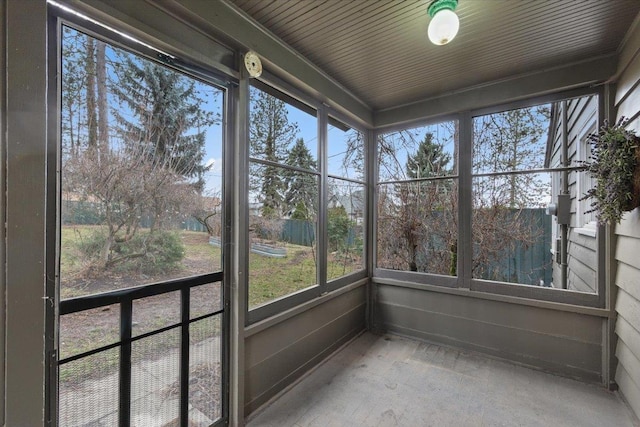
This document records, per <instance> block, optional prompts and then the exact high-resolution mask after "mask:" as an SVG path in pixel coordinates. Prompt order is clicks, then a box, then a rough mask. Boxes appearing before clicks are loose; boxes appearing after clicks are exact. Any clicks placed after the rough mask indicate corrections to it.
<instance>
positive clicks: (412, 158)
mask: <svg viewBox="0 0 640 427" xmlns="http://www.w3.org/2000/svg"><path fill="white" fill-rule="evenodd" d="M450 160H451V155H450V154H449V153H445V152H444V147H443V146H442V145H441V144H438V143H434V142H433V134H431V133H427V134H426V135H425V136H424V140H423V141H422V142H421V143H420V145H419V146H418V150H417V151H416V153H415V154H414V155H409V156H408V157H407V166H406V168H407V175H408V177H409V178H428V177H431V176H441V175H447V174H448V173H449V170H448V169H447V165H448V164H449V161H450Z"/></svg>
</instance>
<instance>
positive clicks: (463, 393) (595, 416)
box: [247, 333, 639, 427]
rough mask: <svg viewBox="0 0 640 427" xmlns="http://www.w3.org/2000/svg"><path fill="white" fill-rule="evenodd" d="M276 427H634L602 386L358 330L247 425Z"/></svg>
mask: <svg viewBox="0 0 640 427" xmlns="http://www.w3.org/2000/svg"><path fill="white" fill-rule="evenodd" d="M247 425H248V426H250V427H258V426H259V427H269V426H272V427H286V426H295V427H302V426H309V427H311V426H322V427H330V426H350V427H351V426H385V427H386V426H408V427H413V426H456V427H458V426H554V427H557V426H581V427H586V426H594V427H595V426H597V427H602V426H620V427H622V426H638V425H639V424H638V420H637V419H635V418H634V417H633V415H632V414H631V412H630V410H629V409H628V408H627V406H626V405H625V404H624V403H623V402H622V401H621V400H620V399H619V397H618V396H617V394H615V393H611V392H609V391H607V390H605V389H604V388H602V387H598V386H595V385H588V384H584V383H581V382H578V381H574V380H571V379H567V378H561V377H557V376H554V375H550V374H545V373H542V372H539V371H535V370H532V369H527V368H523V367H520V366H516V365H513V364H510V363H506V362H501V361H497V360H493V359H489V358H486V357H483V356H481V355H478V354H474V353H465V352H462V351H458V350H455V349H452V348H448V347H441V346H438V345H433V344H427V343H423V342H419V341H413V340H410V339H405V338H401V337H397V336H394V335H385V336H376V335H373V334H371V333H365V334H363V335H361V336H360V337H358V338H357V339H356V340H354V341H353V342H352V343H350V344H349V345H348V346H346V347H345V348H343V349H342V350H340V351H339V352H338V353H336V354H335V355H333V357H331V358H330V359H328V360H327V361H326V362H325V363H324V364H323V365H321V366H320V367H319V368H318V369H316V370H315V371H313V372H312V373H311V374H310V375H308V376H307V377H306V378H304V379H303V380H302V381H300V382H299V383H298V384H296V385H295V386H294V387H293V388H291V389H290V390H289V391H288V392H287V393H285V394H284V395H282V396H281V397H280V398H278V399H277V400H275V401H274V402H272V403H271V404H270V405H268V406H267V407H266V408H263V409H262V410H260V411H258V412H257V414H256V415H255V416H253V417H251V418H250V419H249V422H248V424H247Z"/></svg>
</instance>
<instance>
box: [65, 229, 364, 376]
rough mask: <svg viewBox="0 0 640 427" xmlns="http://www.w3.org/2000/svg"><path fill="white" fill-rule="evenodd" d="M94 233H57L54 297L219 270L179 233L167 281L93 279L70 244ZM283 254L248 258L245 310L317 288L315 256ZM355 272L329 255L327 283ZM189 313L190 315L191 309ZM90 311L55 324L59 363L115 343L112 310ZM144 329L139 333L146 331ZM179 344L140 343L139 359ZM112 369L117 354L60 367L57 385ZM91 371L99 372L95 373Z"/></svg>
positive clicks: (208, 248) (208, 253) (354, 261)
mask: <svg viewBox="0 0 640 427" xmlns="http://www.w3.org/2000/svg"><path fill="white" fill-rule="evenodd" d="M98 229H99V227H98V226H84V225H83V226H64V227H62V230H61V233H62V235H61V238H62V239H61V246H62V252H61V259H60V269H61V290H60V291H61V297H62V298H63V299H65V298H72V297H76V296H81V295H87V294H91V293H95V292H103V291H107V290H112V289H117V288H122V287H129V286H135V285H140V284H143V283H152V282H155V281H161V280H168V279H171V278H174V277H184V276H188V275H192V274H201V273H205V272H210V271H217V270H219V269H220V268H221V267H220V265H221V250H220V248H218V247H215V246H213V245H210V244H209V242H208V237H207V235H206V234H204V233H200V232H194V231H180V236H181V239H182V242H183V244H184V249H185V257H184V259H183V260H182V264H181V267H180V268H179V269H177V270H176V271H175V272H172V273H171V274H169V275H167V274H163V275H159V276H158V277H149V276H138V275H136V274H134V273H125V274H119V273H114V272H102V273H99V275H98V277H95V275H96V273H95V272H91V270H90V269H89V265H88V263H87V261H86V260H84V259H83V257H82V254H81V253H78V251H77V249H76V242H78V241H79V240H81V239H85V238H87V237H89V236H90V234H91V233H94V232H96V231H98ZM286 248H287V257H286V258H270V257H265V256H261V255H258V254H255V253H251V255H250V257H249V306H250V307H251V308H253V307H257V306H260V305H262V304H265V303H268V302H270V301H273V300H274V299H277V298H280V297H283V296H286V295H289V294H292V293H294V292H297V291H300V290H302V289H305V288H308V287H310V286H314V285H315V284H316V283H317V268H316V259H317V253H314V248H311V247H306V246H298V245H293V244H287V246H286ZM359 266H361V258H360V257H357V256H355V257H353V256H351V257H346V258H345V254H344V253H337V254H329V256H328V265H327V275H328V277H329V279H332V278H337V277H340V276H343V275H344V274H348V273H349V272H351V271H355V270H357V269H359ZM192 308H194V309H195V308H196V307H192ZM96 310H97V311H93V310H92V311H88V312H82V313H77V314H75V315H69V316H65V319H69V320H71V322H70V323H68V324H66V325H63V324H61V342H62V343H61V347H62V348H61V358H64V357H69V356H71V355H74V354H81V353H84V352H86V351H89V350H92V349H95V348H98V347H100V346H102V345H106V344H109V343H114V342H117V341H118V340H119V328H118V322H119V315H118V312H119V311H118V307H117V306H114V307H112V308H111V310H110V311H109V312H106V311H105V309H96ZM156 314H157V313H156ZM156 314H151V315H149V316H150V317H149V318H148V319H144V320H145V322H144V323H145V324H147V323H150V322H152V323H155V320H154V319H155V318H156V317H157V316H156ZM164 314H166V313H164ZM164 314H163V315H164ZM70 316H78V318H77V319H76V320H75V322H76V323H75V326H76V327H74V323H73V322H74V320H73V319H71V317H70ZM103 316H104V317H103ZM109 316H111V318H109ZM165 317H166V316H165ZM105 319H107V320H105ZM109 319H110V320H109ZM63 320H64V319H63ZM62 323H64V322H62ZM161 323H162V324H160V323H158V324H157V325H156V326H158V327H162V326H165V323H164V322H161ZM77 325H82V326H87V325H92V327H91V329H89V330H86V328H85V329H84V330H82V328H78V327H77ZM146 326H147V325H145V330H146V329H147V328H146ZM190 328H191V333H192V335H191V336H192V337H194V338H195V337H204V336H210V334H211V331H210V328H208V327H207V326H206V325H205V324H201V322H196V323H194V324H191V326H190ZM201 329H202V330H201ZM205 329H207V331H208V332H207V331H205ZM134 333H135V328H134ZM214 333H215V334H216V335H217V334H219V333H220V325H219V324H217V326H216V328H215V331H214ZM179 338H180V335H179V334H161V335H160V336H153V337H151V338H150V339H149V340H144V341H147V344H146V345H144V346H141V347H140V348H141V350H140V351H141V354H140V357H148V358H151V357H154V355H157V354H161V353H162V352H158V350H159V349H162V348H173V347H175V346H177V345H178V344H179ZM118 363H119V351H118V349H117V348H116V349H115V350H112V351H108V352H103V353H99V354H97V355H94V356H91V357H88V358H83V359H79V360H77V361H74V362H71V363H69V364H64V365H62V366H60V381H61V383H67V384H71V385H73V384H78V383H79V382H80V381H82V380H86V379H88V378H97V377H100V376H102V375H105V374H108V373H111V372H116V371H117V368H118ZM96 366H100V368H99V369H96Z"/></svg>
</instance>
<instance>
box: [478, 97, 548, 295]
mask: <svg viewBox="0 0 640 427" xmlns="http://www.w3.org/2000/svg"><path fill="white" fill-rule="evenodd" d="M550 108H551V106H550V105H548V104H545V105H540V106H535V107H528V108H521V109H516V110H510V111H505V112H500V113H495V114H489V115H485V116H479V117H475V118H474V119H473V174H472V177H473V181H472V188H473V218H472V233H473V240H472V245H473V264H472V265H473V267H472V277H473V278H477V279H487V280H494V281H500V282H512V283H522V284H528V285H536V286H537V285H545V284H547V285H548V284H549V283H551V280H552V279H551V274H552V259H551V258H552V257H551V253H550V252H549V247H550V241H551V218H550V217H549V216H548V215H546V211H545V207H546V206H547V204H548V203H549V202H550V200H551V174H550V173H549V172H537V171H538V170H540V169H543V168H544V164H545V154H546V148H547V140H548V138H547V134H548V131H549V119H550Z"/></svg>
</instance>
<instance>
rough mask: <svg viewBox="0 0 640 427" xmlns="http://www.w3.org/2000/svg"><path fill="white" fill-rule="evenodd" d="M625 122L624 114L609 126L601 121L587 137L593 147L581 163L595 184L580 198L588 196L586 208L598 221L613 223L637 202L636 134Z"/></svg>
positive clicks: (639, 146)
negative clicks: (588, 201) (598, 127)
mask: <svg viewBox="0 0 640 427" xmlns="http://www.w3.org/2000/svg"><path fill="white" fill-rule="evenodd" d="M627 124H628V120H626V119H625V118H624V117H622V118H620V120H618V123H616V124H615V125H613V126H610V125H609V123H608V122H605V124H604V126H602V128H600V131H599V132H598V133H594V134H591V135H589V137H588V138H589V141H591V143H592V147H593V151H592V154H591V162H586V163H585V164H586V166H587V170H588V171H589V172H590V173H591V174H592V175H593V177H595V179H596V184H595V186H594V187H593V188H591V189H589V190H588V191H587V192H586V194H585V196H584V197H583V198H584V199H587V198H591V199H592V202H591V208H592V209H591V210H589V211H588V212H596V215H597V217H598V221H599V222H600V223H608V224H617V223H619V222H620V219H621V218H622V215H623V213H624V212H626V211H631V210H633V209H634V208H636V207H638V206H640V137H638V136H637V135H636V134H635V133H634V132H633V131H630V130H628V129H626V126H627Z"/></svg>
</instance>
